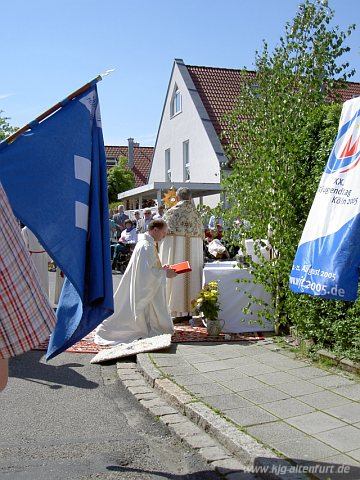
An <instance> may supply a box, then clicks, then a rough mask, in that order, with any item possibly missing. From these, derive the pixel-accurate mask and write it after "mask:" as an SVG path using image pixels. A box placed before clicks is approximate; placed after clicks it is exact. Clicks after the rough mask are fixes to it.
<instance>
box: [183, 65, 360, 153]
mask: <svg viewBox="0 0 360 480" xmlns="http://www.w3.org/2000/svg"><path fill="white" fill-rule="evenodd" d="M186 68H187V69H188V72H189V74H190V76H191V78H192V81H193V82H194V85H195V87H196V89H197V91H198V93H199V95H200V98H201V100H202V102H203V104H204V107H205V108H206V111H207V113H208V115H209V117H210V120H211V121H212V124H213V125H214V128H215V131H216V133H217V134H218V135H219V136H220V133H221V132H222V131H223V130H225V127H226V123H225V121H224V115H225V114H226V113H229V112H230V111H231V110H233V109H234V108H235V106H236V99H237V97H238V96H239V94H240V85H241V80H242V79H243V78H244V73H243V72H244V70H235V69H230V68H217V67H203V66H196V65H186ZM246 74H247V75H248V78H254V79H255V72H253V71H247V72H246ZM339 93H340V99H341V101H343V102H345V100H349V99H351V98H353V97H357V96H360V83H357V82H347V89H342V90H339ZM220 140H222V143H225V140H224V139H221V138H220Z"/></svg>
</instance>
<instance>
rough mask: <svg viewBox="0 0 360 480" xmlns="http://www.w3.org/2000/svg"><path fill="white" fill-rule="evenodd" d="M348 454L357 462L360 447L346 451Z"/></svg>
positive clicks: (359, 457)
mask: <svg viewBox="0 0 360 480" xmlns="http://www.w3.org/2000/svg"><path fill="white" fill-rule="evenodd" d="M348 455H349V456H350V457H352V458H354V459H355V460H356V461H357V462H360V448H358V449H357V450H351V452H348Z"/></svg>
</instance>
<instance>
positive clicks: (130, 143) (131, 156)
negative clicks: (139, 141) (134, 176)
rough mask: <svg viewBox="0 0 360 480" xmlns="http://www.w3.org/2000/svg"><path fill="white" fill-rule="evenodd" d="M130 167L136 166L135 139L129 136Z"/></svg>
mask: <svg viewBox="0 0 360 480" xmlns="http://www.w3.org/2000/svg"><path fill="white" fill-rule="evenodd" d="M128 167H129V168H133V167H134V139H133V138H128Z"/></svg>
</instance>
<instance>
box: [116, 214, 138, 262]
mask: <svg viewBox="0 0 360 480" xmlns="http://www.w3.org/2000/svg"><path fill="white" fill-rule="evenodd" d="M124 226H125V229H124V230H123V231H122V232H121V235H120V238H119V240H118V243H117V244H116V245H115V246H114V255H113V259H114V260H116V258H117V257H118V255H120V254H121V253H125V254H126V253H129V252H130V251H131V249H132V248H133V247H134V246H135V244H136V242H137V233H136V227H135V226H134V224H133V222H132V221H131V220H130V219H129V218H128V219H126V220H125V222H124Z"/></svg>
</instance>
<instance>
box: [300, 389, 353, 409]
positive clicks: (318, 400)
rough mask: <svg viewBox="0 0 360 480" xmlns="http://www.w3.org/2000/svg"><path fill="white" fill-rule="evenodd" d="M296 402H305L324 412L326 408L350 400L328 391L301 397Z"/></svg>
mask: <svg viewBox="0 0 360 480" xmlns="http://www.w3.org/2000/svg"><path fill="white" fill-rule="evenodd" d="M298 400H300V401H302V402H305V403H307V404H308V405H311V406H312V407H315V408H317V409H319V410H325V409H327V408H331V407H337V406H338V405H343V404H347V403H350V400H348V399H347V398H345V397H341V396H340V395H336V393H333V392H330V391H328V390H324V391H322V392H318V393H312V394H311V395H302V396H299V398H298Z"/></svg>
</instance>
